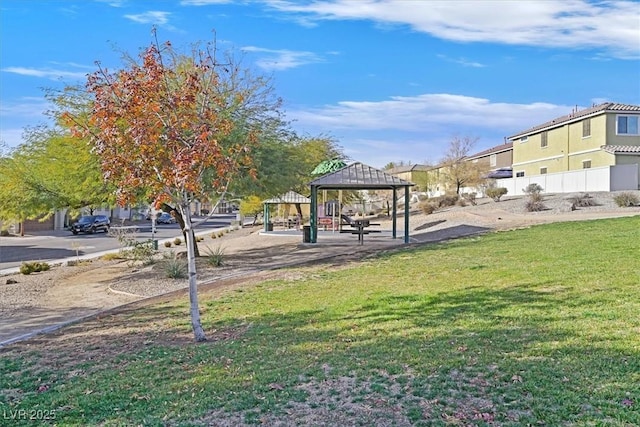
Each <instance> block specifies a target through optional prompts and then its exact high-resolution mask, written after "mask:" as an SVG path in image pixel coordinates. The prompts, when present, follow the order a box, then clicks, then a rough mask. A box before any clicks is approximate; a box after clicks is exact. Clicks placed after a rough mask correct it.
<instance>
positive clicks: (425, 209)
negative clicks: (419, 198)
mask: <svg viewBox="0 0 640 427" xmlns="http://www.w3.org/2000/svg"><path fill="white" fill-rule="evenodd" d="M419 207H420V210H421V211H422V213H423V214H425V215H431V214H432V213H433V212H435V210H436V205H434V204H433V203H431V202H421V203H420V205H419Z"/></svg>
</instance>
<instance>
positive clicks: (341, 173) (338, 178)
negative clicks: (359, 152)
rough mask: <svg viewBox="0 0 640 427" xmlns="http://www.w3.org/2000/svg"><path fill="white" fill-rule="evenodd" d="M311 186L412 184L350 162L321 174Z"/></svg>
mask: <svg viewBox="0 0 640 427" xmlns="http://www.w3.org/2000/svg"><path fill="white" fill-rule="evenodd" d="M309 185H311V186H312V187H317V188H320V189H323V190H327V189H329V190H331V189H333V190H338V189H342V190H349V189H358V190H367V189H377V190H382V189H391V188H398V187H411V186H413V185H414V184H413V183H412V182H409V181H405V180H404V179H400V178H398V177H397V176H394V175H390V174H388V173H385V172H383V171H381V170H379V169H375V168H372V167H371V166H367V165H365V164H363V163H359V162H356V163H352V164H350V165H348V166H345V167H343V168H341V169H338V170H336V171H335V172H332V173H329V174H327V175H324V176H321V177H320V178H318V179H315V180H313V181H311V182H310V183H309Z"/></svg>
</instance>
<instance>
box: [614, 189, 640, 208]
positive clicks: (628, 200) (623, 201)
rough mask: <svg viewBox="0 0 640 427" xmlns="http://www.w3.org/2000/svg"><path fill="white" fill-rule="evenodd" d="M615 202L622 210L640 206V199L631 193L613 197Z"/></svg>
mask: <svg viewBox="0 0 640 427" xmlns="http://www.w3.org/2000/svg"><path fill="white" fill-rule="evenodd" d="M613 201H614V202H616V205H618V206H619V207H621V208H628V207H631V206H635V205H638V204H640V198H638V196H637V195H635V194H633V193H629V192H624V193H620V194H616V195H615V196H613Z"/></svg>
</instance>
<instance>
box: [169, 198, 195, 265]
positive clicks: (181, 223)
mask: <svg viewBox="0 0 640 427" xmlns="http://www.w3.org/2000/svg"><path fill="white" fill-rule="evenodd" d="M188 209H189V207H187V209H185V210H184V211H185V212H186V211H187V210H188ZM181 210H182V209H180V210H178V209H176V208H174V207H172V206H169V205H168V204H166V203H165V204H164V205H163V206H162V211H164V212H168V213H170V214H171V215H172V216H173V217H174V218H175V219H176V222H177V223H178V225H179V226H180V230H182V237H184V241H185V242H186V241H187V240H188V238H187V234H188V233H187V231H186V230H187V228H186V221H185V217H184V214H183V213H182V212H181ZM188 212H189V224H190V225H189V230H191V238H192V241H193V251H194V252H193V253H194V256H196V257H199V256H200V249H199V248H198V242H196V238H195V231H194V230H193V229H192V228H191V211H190V210H189V211H188Z"/></svg>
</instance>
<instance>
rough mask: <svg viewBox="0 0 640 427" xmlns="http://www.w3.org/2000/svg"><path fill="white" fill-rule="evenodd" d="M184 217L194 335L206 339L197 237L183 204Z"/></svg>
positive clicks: (200, 339) (202, 339)
mask: <svg viewBox="0 0 640 427" xmlns="http://www.w3.org/2000/svg"><path fill="white" fill-rule="evenodd" d="M180 210H181V211H182V212H181V214H182V218H183V220H184V223H185V227H184V229H183V230H184V233H185V237H186V243H187V261H188V263H189V264H188V266H189V267H188V272H189V302H190V304H191V306H190V309H191V326H192V327H193V335H194V337H195V340H196V341H197V342H201V341H206V340H207V337H206V336H205V334H204V330H203V329H202V324H201V322H200V308H199V306H198V282H197V276H196V256H195V250H194V247H195V239H194V234H193V230H192V229H191V213H190V212H189V205H181V206H180Z"/></svg>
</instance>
